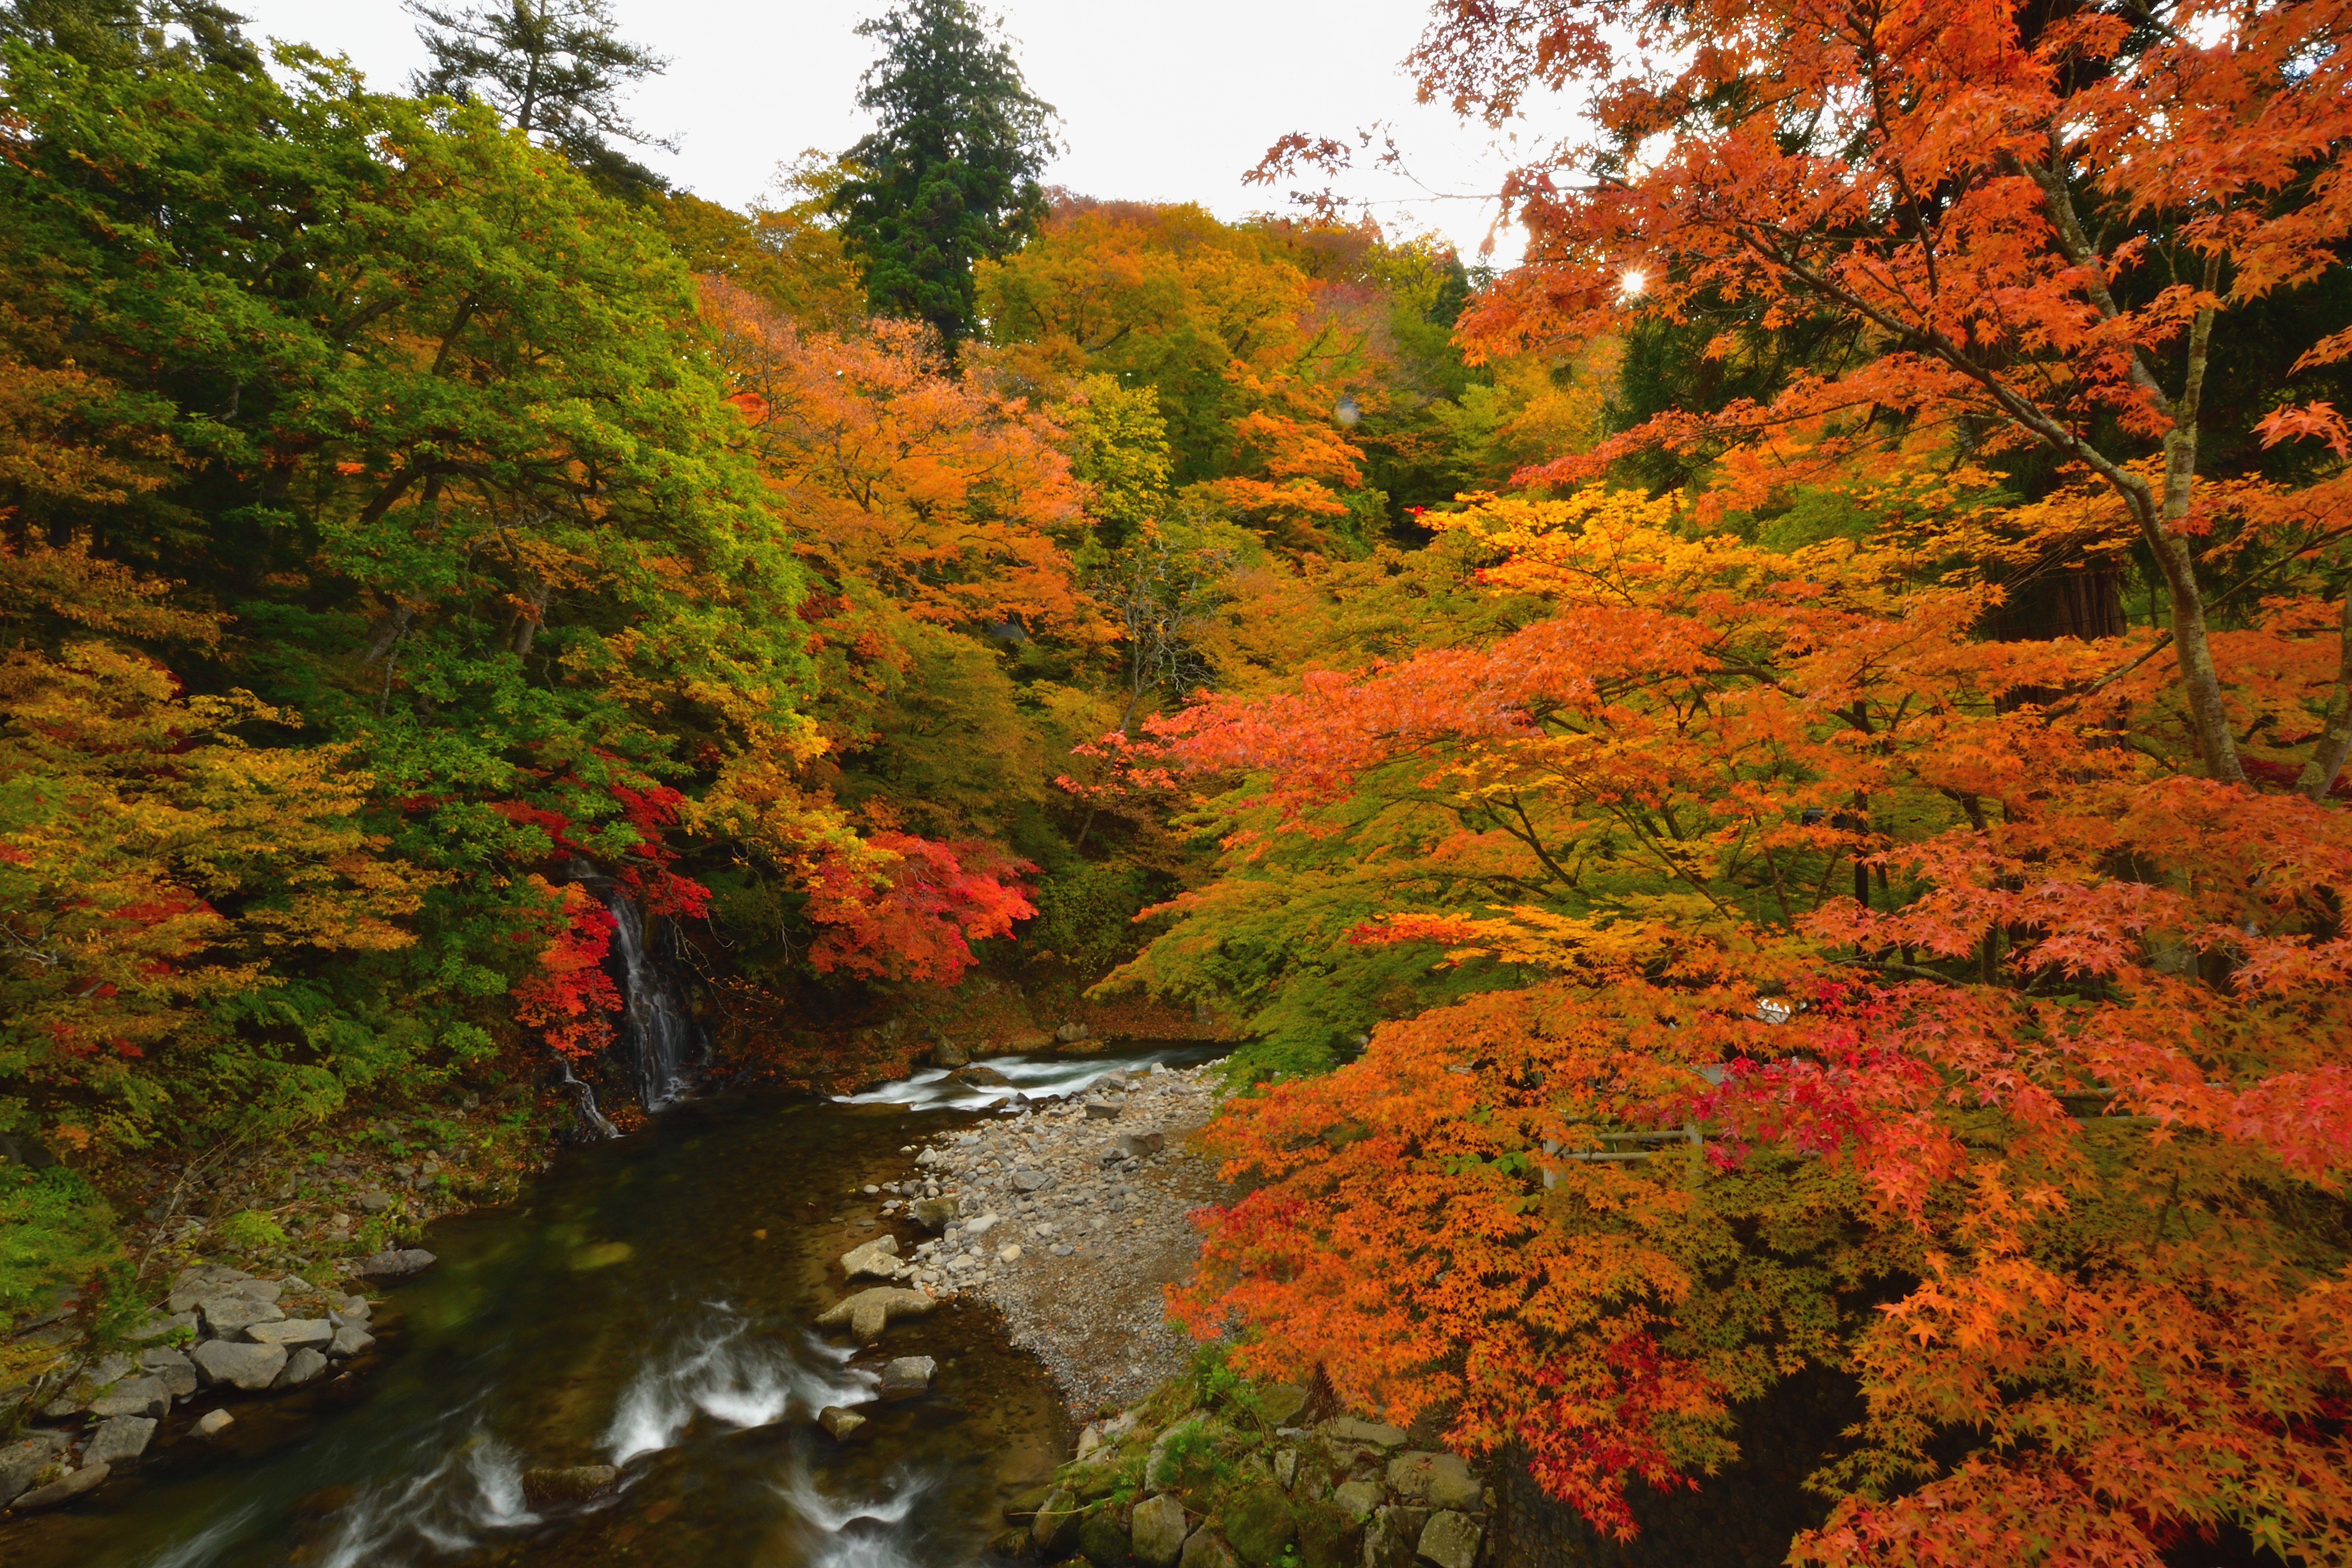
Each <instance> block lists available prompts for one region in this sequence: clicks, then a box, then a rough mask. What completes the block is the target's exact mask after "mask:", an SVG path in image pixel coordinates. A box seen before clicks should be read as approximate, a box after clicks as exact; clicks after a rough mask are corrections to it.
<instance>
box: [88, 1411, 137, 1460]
mask: <svg viewBox="0 0 2352 1568" xmlns="http://www.w3.org/2000/svg"><path fill="white" fill-rule="evenodd" d="M154 1436H155V1423H154V1422H153V1421H152V1420H151V1419H150V1418H149V1417H147V1416H144V1415H117V1416H115V1417H114V1418H113V1419H111V1420H109V1421H101V1422H100V1423H99V1424H98V1430H96V1431H95V1432H93V1433H91V1434H90V1438H89V1447H86V1448H84V1449H83V1450H82V1452H81V1462H82V1463H83V1464H84V1465H120V1464H122V1463H123V1462H125V1461H126V1460H130V1459H135V1458H138V1457H139V1456H140V1455H142V1454H143V1453H145V1452H146V1451H147V1445H148V1444H149V1443H150V1442H152V1441H153V1440H154Z"/></svg>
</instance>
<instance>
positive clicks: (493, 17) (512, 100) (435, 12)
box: [406, 0, 677, 195]
mask: <svg viewBox="0 0 2352 1568" xmlns="http://www.w3.org/2000/svg"><path fill="white" fill-rule="evenodd" d="M406 8H407V10H408V13H409V14H410V15H411V16H415V17H416V18H418V19H419V20H420V21H422V22H424V23H425V24H426V25H425V26H421V27H419V28H418V29H417V30H416V31H417V36H418V37H421V38H423V39H424V40H425V47H426V48H428V49H430V50H432V51H433V59H434V65H433V68H432V69H431V70H426V71H419V72H418V73H416V76H415V79H414V81H413V83H412V86H413V87H414V89H415V91H416V92H417V94H418V95H419V96H425V95H428V94H432V93H446V94H447V95H448V96H449V97H451V98H455V99H457V100H460V101H461V102H462V101H467V100H480V101H481V102H483V103H487V104H488V105H489V106H490V107H491V108H492V109H495V110H498V111H499V113H500V114H501V115H503V116H505V117H506V119H507V120H508V121H510V122H512V123H513V124H514V125H515V126H517V127H518V128H520V130H521V131H522V132H524V133H525V134H527V135H530V136H532V137H535V138H537V139H539V140H540V141H541V142H545V143H546V144H547V145H549V146H551V147H556V148H560V149H561V150H562V153H563V154H564V156H566V157H568V158H570V159H571V160H572V162H573V163H576V164H578V165H579V166H580V167H581V168H582V169H583V170H586V171H587V172H588V173H589V174H591V175H592V176H593V177H594V178H595V179H596V180H597V182H598V183H599V184H603V185H604V186H605V187H606V188H607V189H609V190H614V191H617V192H620V193H622V194H625V195H631V194H642V193H644V192H646V191H649V190H667V189H668V187H669V182H668V181H667V180H666V179H664V178H663V177H662V176H661V175H659V174H655V173H654V172H653V171H652V170H651V169H648V168H646V166H645V165H644V164H642V163H638V162H636V160H635V159H633V158H631V157H630V156H628V154H626V153H623V152H622V151H621V150H620V149H619V148H617V147H615V146H614V142H629V143H631V144H633V145H635V146H639V147H659V148H662V149H664V150H665V151H667V152H676V151H677V138H675V137H656V136H648V135H646V133H645V132H643V131H640V130H639V129H637V127H636V126H635V124H634V123H632V122H631V121H630V120H629V118H628V116H627V115H626V114H625V113H623V112H622V110H621V92H622V89H624V88H625V87H626V86H628V84H629V83H631V82H635V81H639V80H642V79H645V78H646V77H649V76H658V75H659V74H661V72H662V70H663V69H664V68H667V66H668V64H669V61H668V60H667V59H666V58H663V57H662V56H660V55H657V54H656V53H654V51H653V50H651V49H649V48H647V47H645V46H644V45H643V44H633V43H630V42H628V41H627V40H625V39H624V38H622V37H619V35H618V33H617V31H616V27H617V24H616V23H615V22H614V19H613V8H612V6H611V5H609V4H608V3H607V0H506V4H504V5H495V4H493V5H469V6H467V8H465V9H464V10H462V11H461V10H456V9H453V8H451V7H448V6H446V5H426V4H425V3H424V0H410V4H409V5H408V6H407V7H406Z"/></svg>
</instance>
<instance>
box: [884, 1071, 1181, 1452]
mask: <svg viewBox="0 0 2352 1568" xmlns="http://www.w3.org/2000/svg"><path fill="white" fill-rule="evenodd" d="M988 1070H989V1069H987V1068H973V1069H971V1072H972V1074H973V1075H974V1078H973V1081H974V1082H975V1083H976V1084H984V1083H985V1082H986V1077H985V1075H986V1074H987V1073H988ZM1214 1072H1215V1069H1214V1068H1212V1067H1199V1068H1168V1067H1164V1066H1160V1065H1157V1064H1154V1065H1153V1066H1151V1067H1149V1068H1139V1069H1121V1070H1118V1071H1115V1072H1112V1073H1111V1074H1109V1075H1108V1076H1107V1077H1104V1078H1101V1079H1097V1080H1096V1082H1095V1083H1094V1084H1093V1085H1092V1086H1091V1087H1090V1088H1089V1089H1087V1092H1086V1093H1085V1094H1084V1095H1083V1096H1082V1097H1075V1096H1074V1097H1071V1098H1067V1099H1064V1100H1046V1101H1043V1102H1038V1103H1011V1104H1009V1105H1008V1108H1007V1110H1006V1111H1004V1112H1001V1113H1000V1114H999V1115H998V1116H997V1118H996V1119H994V1120H992V1121H983V1122H982V1123H980V1124H978V1125H976V1126H971V1127H966V1128H963V1129H961V1130H959V1131H954V1132H950V1133H945V1134H942V1135H941V1136H940V1137H939V1138H937V1139H935V1140H933V1141H931V1142H929V1143H926V1144H921V1145H912V1144H910V1145H908V1147H907V1148H906V1149H905V1150H904V1151H903V1152H906V1153H907V1154H909V1155H911V1156H913V1162H912V1165H911V1168H910V1169H909V1171H908V1173H907V1174H906V1175H905V1176H904V1177H902V1178H901V1179H899V1180H898V1181H893V1182H886V1183H877V1184H874V1185H873V1186H871V1187H870V1188H868V1189H867V1190H866V1193H864V1194H861V1195H862V1196H866V1197H869V1198H871V1199H874V1200H876V1201H877V1205H878V1214H877V1218H878V1219H879V1220H881V1221H882V1222H883V1223H884V1224H885V1225H889V1224H891V1223H892V1222H901V1224H900V1226H899V1228H904V1229H906V1230H907V1231H908V1233H909V1235H910V1236H914V1237H924V1239H920V1240H917V1241H913V1242H912V1243H911V1245H908V1244H902V1243H900V1242H899V1241H898V1238H897V1234H896V1231H895V1230H894V1231H892V1232H891V1233H890V1235H889V1236H888V1238H887V1244H886V1242H885V1240H884V1238H879V1237H877V1240H876V1241H875V1242H873V1243H869V1244H867V1245H868V1247H870V1248H872V1250H870V1251H866V1249H861V1251H866V1257H865V1258H864V1260H863V1267H862V1268H860V1270H859V1272H860V1273H861V1274H864V1275H870V1276H872V1277H875V1278H880V1279H890V1280H892V1281H894V1282H896V1283H897V1284H898V1285H899V1286H900V1287H901V1288H911V1289H919V1290H923V1291H926V1292H928V1293H931V1294H965V1295H972V1296H977V1297H978V1298H979V1299H981V1300H984V1301H986V1302H988V1303H989V1304H990V1305H992V1306H993V1307H994V1308H996V1310H998V1311H999V1312H1001V1313H1002V1314H1003V1317H1004V1320H1005V1322H1006V1323H1007V1325H1008V1326H1009V1328H1010V1330H1011V1331H1012V1336H1013V1342H1014V1343H1015V1344H1017V1345H1020V1346H1022V1347H1023V1348H1024V1349H1026V1350H1029V1351H1031V1352H1034V1353H1035V1354H1036V1355H1037V1357H1038V1358H1039V1359H1040V1360H1042V1361H1043V1362H1045V1364H1046V1366H1047V1367H1048V1368H1050V1369H1051V1370H1052V1372H1053V1373H1054V1377H1055V1382H1056V1384H1057V1385H1058V1387H1059V1390H1060V1392H1061V1394H1062V1396H1063V1399H1064V1401H1065V1403H1066V1405H1068V1407H1069V1408H1070V1409H1071V1411H1072V1412H1073V1413H1074V1414H1075V1415H1077V1416H1078V1418H1079V1419H1081V1420H1083V1419H1086V1418H1087V1417H1088V1416H1091V1415H1097V1414H1099V1413H1101V1412H1103V1411H1104V1410H1106V1409H1115V1408H1117V1407H1118V1405H1123V1404H1127V1403H1129V1402H1130V1401H1133V1400H1135V1399H1138V1398H1140V1397H1141V1396H1142V1395H1143V1394H1145V1393H1146V1392H1148V1391H1149V1390H1150V1389H1152V1388H1154V1387H1156V1386H1157V1385H1158V1384H1160V1383H1161V1382H1162V1381H1163V1380H1164V1379H1166V1378H1168V1377H1169V1376H1171V1375H1172V1374H1173V1373H1177V1372H1179V1371H1181V1369H1182V1368H1183V1367H1184V1365H1185V1364H1186V1363H1187V1362H1188V1361H1189V1359H1190V1357H1191V1354H1192V1342H1191V1341H1190V1340H1189V1339H1188V1338H1187V1337H1186V1336H1185V1335H1184V1333H1183V1332H1182V1331H1180V1330H1177V1329H1173V1328H1171V1327H1170V1326H1169V1325H1168V1321H1167V1317H1168V1313H1167V1307H1166V1300H1165V1289H1166V1287H1167V1286H1169V1285H1170V1284H1172V1283H1175V1282H1177V1281H1179V1280H1181V1279H1184V1278H1186V1277H1187V1276H1188V1275H1189V1274H1190V1273H1191V1272H1192V1265H1193V1261H1194V1260H1195V1258H1198V1257H1199V1254H1200V1237H1199V1233H1198V1232H1197V1230H1196V1229H1195V1228H1194V1226H1193V1225H1192V1219H1191V1217H1190V1216H1191V1215H1192V1211H1193V1210H1195V1209H1198V1208H1200V1207H1201V1206H1202V1205H1205V1204H1210V1203H1213V1202H1216V1201H1218V1200H1219V1199H1221V1198H1222V1197H1223V1195H1224V1186H1223V1184H1222V1183H1221V1182H1220V1181H1219V1180H1218V1179H1217V1175H1216V1171H1215V1168H1214V1165H1213V1163H1212V1162H1211V1161H1209V1160H1208V1159H1207V1158H1205V1157H1204V1156H1202V1155H1201V1154H1200V1153H1198V1152H1195V1151H1193V1150H1192V1149H1191V1148H1189V1147H1188V1140H1189V1139H1190V1136H1191V1135H1192V1133H1193V1132H1194V1131H1198V1130H1199V1128H1200V1127H1201V1126H1202V1124H1203V1123H1204V1122H1206V1121H1208V1119H1209V1116H1210V1114H1211V1113H1212V1111H1213V1110H1214V1109H1215V1104H1216V1096H1215V1092H1214V1087H1213V1086H1214ZM853 1256H856V1254H853Z"/></svg>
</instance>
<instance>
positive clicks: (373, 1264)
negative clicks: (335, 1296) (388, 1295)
mask: <svg viewBox="0 0 2352 1568" xmlns="http://www.w3.org/2000/svg"><path fill="white" fill-rule="evenodd" d="M440 1261H441V1260H440V1259H439V1258H436V1257H434V1256H433V1254H431V1253H429V1252H427V1251H425V1249H424V1248H423V1247H409V1248H407V1249H406V1250H405V1251H401V1250H394V1251H388V1252H379V1253H376V1254H375V1255H374V1256H373V1257H370V1258H362V1259H360V1261H358V1262H357V1263H354V1264H352V1270H351V1272H352V1279H364V1280H367V1281H369V1282H370V1283H373V1284H382V1283H383V1282H385V1281H388V1280H393V1279H407V1278H408V1277H409V1276H410V1275H412V1274H422V1273H424V1272H425V1270H426V1269H427V1268H432V1267H433V1266H434V1265H435V1264H436V1263H438V1262H440Z"/></svg>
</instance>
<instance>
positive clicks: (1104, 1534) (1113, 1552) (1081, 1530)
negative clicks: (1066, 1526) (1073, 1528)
mask: <svg viewBox="0 0 2352 1568" xmlns="http://www.w3.org/2000/svg"><path fill="white" fill-rule="evenodd" d="M1124 1511H1125V1510H1116V1509H1108V1508H1106V1509H1097V1510H1095V1511H1094V1512H1093V1513H1090V1514H1088V1515H1087V1520H1086V1522H1085V1523H1084V1524H1081V1525H1079V1526H1078V1555H1079V1556H1081V1557H1083V1558H1085V1559H1086V1560H1087V1562H1089V1563H1093V1564H1094V1565H1095V1568H1122V1565H1123V1564H1124V1563H1128V1562H1129V1561H1131V1558H1130V1557H1129V1548H1128V1531H1127V1520H1126V1519H1125V1517H1124Z"/></svg>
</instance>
